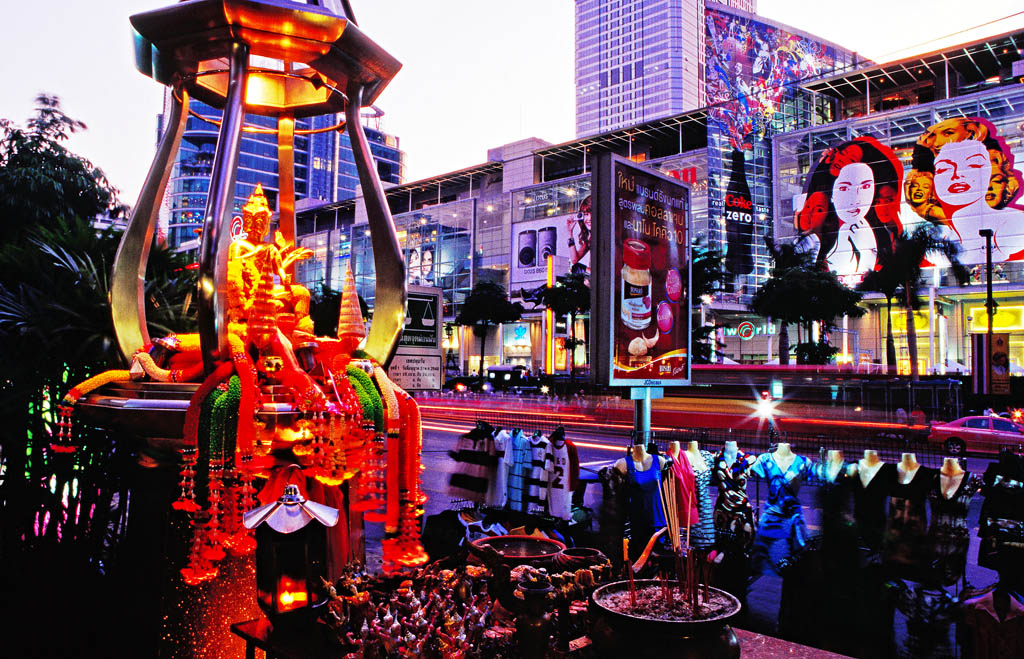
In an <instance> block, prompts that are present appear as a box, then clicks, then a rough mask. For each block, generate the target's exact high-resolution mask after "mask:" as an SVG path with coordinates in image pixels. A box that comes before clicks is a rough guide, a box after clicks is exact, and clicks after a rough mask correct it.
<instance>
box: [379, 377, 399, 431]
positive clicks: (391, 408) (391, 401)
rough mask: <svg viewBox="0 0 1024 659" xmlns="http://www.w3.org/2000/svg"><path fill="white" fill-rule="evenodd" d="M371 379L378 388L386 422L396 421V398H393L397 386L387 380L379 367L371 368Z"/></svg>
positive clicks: (397, 413) (397, 411) (397, 412)
mask: <svg viewBox="0 0 1024 659" xmlns="http://www.w3.org/2000/svg"><path fill="white" fill-rule="evenodd" d="M373 379H374V380H376V381H377V386H378V387H379V388H380V397H381V399H382V400H383V401H384V407H386V408H387V412H388V420H389V421H397V420H398V417H399V410H398V397H397V396H395V390H394V387H395V386H397V385H395V383H393V382H392V381H391V380H390V379H389V378H388V374H387V373H386V372H385V371H384V369H383V368H381V367H380V366H374V367H373Z"/></svg>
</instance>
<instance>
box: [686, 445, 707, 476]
mask: <svg viewBox="0 0 1024 659" xmlns="http://www.w3.org/2000/svg"><path fill="white" fill-rule="evenodd" d="M686 457H687V459H688V460H689V461H690V465H691V466H692V467H693V470H694V471H695V472H696V471H706V470H707V469H708V464H707V462H705V460H704V456H703V455H701V452H700V444H698V443H697V442H690V443H689V444H688V445H687V446H686Z"/></svg>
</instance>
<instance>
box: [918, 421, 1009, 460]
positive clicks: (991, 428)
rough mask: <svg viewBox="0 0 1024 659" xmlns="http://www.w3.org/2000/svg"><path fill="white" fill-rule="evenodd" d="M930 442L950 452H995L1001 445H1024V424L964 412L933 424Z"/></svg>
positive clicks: (1005, 446)
mask: <svg viewBox="0 0 1024 659" xmlns="http://www.w3.org/2000/svg"><path fill="white" fill-rule="evenodd" d="M928 441H929V442H940V443H942V445H943V446H944V447H945V449H946V452H947V453H949V455H953V456H961V455H964V454H965V453H966V452H967V451H969V450H970V451H977V452H979V453H998V452H999V451H1000V450H1001V449H1003V448H1021V447H1024V427H1021V426H1019V425H1017V424H1016V423H1014V422H1013V421H1010V420H1009V419H1003V418H1001V417H998V416H965V417H963V418H960V419H957V420H956V421H950V422H948V423H940V424H936V425H933V426H932V428H931V432H929V433H928Z"/></svg>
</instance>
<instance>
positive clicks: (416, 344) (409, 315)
mask: <svg viewBox="0 0 1024 659" xmlns="http://www.w3.org/2000/svg"><path fill="white" fill-rule="evenodd" d="M407 299H408V301H407V303H406V307H405V325H404V327H403V329H402V338H401V340H400V341H399V342H398V347H399V349H401V348H403V347H405V348H426V349H430V350H440V348H441V325H442V324H443V320H444V313H443V311H442V309H441V289H440V288H428V287H425V286H410V287H409V294H408V298H407Z"/></svg>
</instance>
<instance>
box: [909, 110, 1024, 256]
mask: <svg viewBox="0 0 1024 659" xmlns="http://www.w3.org/2000/svg"><path fill="white" fill-rule="evenodd" d="M911 167H912V168H911V170H910V172H909V173H908V174H907V186H906V199H907V203H908V204H909V206H910V207H911V208H912V209H913V211H914V213H915V214H916V215H917V216H918V217H920V218H923V219H924V220H927V221H928V222H931V223H932V224H934V225H935V226H937V227H939V228H940V229H941V230H942V234H943V235H944V236H945V237H946V238H949V239H950V240H953V241H954V242H957V243H959V244H960V246H961V248H962V249H963V253H962V254H961V256H960V261H961V262H963V263H965V264H975V263H984V262H985V238H983V237H982V236H980V235H978V231H979V230H981V229H991V230H992V232H993V234H994V235H993V238H992V261H993V262H994V263H1001V262H1003V261H1021V260H1024V207H1022V206H1020V205H1018V204H1017V203H1015V202H1017V201H1018V199H1019V197H1020V194H1021V173H1020V171H1019V170H1017V169H1015V168H1014V160H1013V153H1012V152H1011V151H1010V147H1009V145H1008V144H1007V143H1006V141H1005V140H1004V139H1003V138H1001V137H1000V136H998V135H997V134H996V128H995V126H993V125H992V124H991V123H990V122H988V121H986V120H984V119H979V118H977V117H954V118H952V119H946V120H945V121H942V122H939V123H937V124H935V125H933V126H929V127H928V128H927V129H926V130H925V132H924V133H923V134H922V135H921V137H920V138H918V140H917V144H915V145H914V156H913V161H912V163H911Z"/></svg>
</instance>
